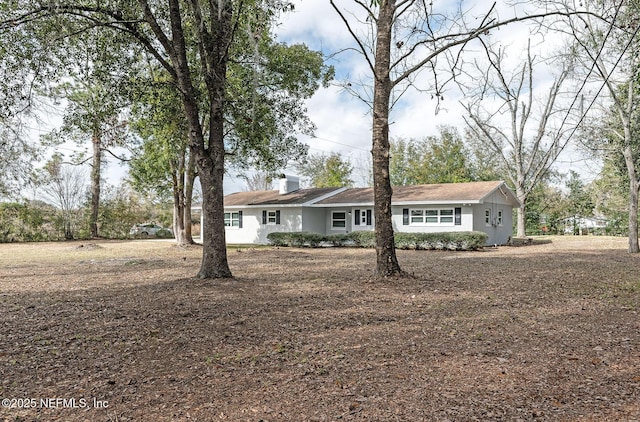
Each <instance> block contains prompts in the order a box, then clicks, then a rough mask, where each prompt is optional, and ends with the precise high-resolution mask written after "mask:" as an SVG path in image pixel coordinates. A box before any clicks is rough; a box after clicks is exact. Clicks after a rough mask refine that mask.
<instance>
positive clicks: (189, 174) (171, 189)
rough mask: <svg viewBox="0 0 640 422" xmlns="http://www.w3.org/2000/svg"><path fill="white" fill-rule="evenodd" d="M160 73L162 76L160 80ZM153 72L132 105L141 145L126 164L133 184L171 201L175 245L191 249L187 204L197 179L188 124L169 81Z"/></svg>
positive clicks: (134, 126)
mask: <svg viewBox="0 0 640 422" xmlns="http://www.w3.org/2000/svg"><path fill="white" fill-rule="evenodd" d="M161 74H162V72H160V75H161ZM160 75H158V74H155V73H153V72H152V73H151V75H150V77H151V78H152V79H150V80H149V81H148V82H147V83H146V84H144V87H140V92H139V93H138V97H137V100H136V101H135V102H134V103H133V104H132V112H131V114H132V120H131V122H130V126H131V128H132V130H133V131H134V132H135V133H136V134H137V135H138V136H140V138H141V139H142V140H143V142H142V145H140V146H139V147H138V148H137V149H136V150H135V151H134V155H133V157H132V159H131V161H130V163H129V176H130V179H131V182H132V185H133V186H134V187H135V188H136V189H137V190H138V191H140V192H148V191H154V192H155V193H156V194H157V195H160V196H170V197H171V198H172V200H173V216H174V219H173V233H174V235H175V239H176V242H177V244H178V245H188V244H193V243H194V241H193V236H192V234H191V204H192V197H193V187H194V182H195V178H196V175H197V174H196V165H195V159H194V156H193V155H192V154H190V151H189V145H188V125H187V121H186V119H185V118H184V111H183V109H182V104H181V102H180V99H179V97H178V93H177V91H176V90H175V87H174V86H173V85H172V84H171V83H170V80H169V78H167V77H166V76H165V77H162V76H160Z"/></svg>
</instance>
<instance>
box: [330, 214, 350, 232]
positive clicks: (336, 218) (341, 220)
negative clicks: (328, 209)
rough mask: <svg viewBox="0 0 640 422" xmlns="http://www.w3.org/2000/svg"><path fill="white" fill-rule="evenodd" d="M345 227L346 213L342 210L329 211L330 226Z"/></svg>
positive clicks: (335, 227) (334, 227) (333, 227)
mask: <svg viewBox="0 0 640 422" xmlns="http://www.w3.org/2000/svg"><path fill="white" fill-rule="evenodd" d="M346 227H347V213H346V212H344V211H333V212H332V213H331V228H332V229H344V228H346Z"/></svg>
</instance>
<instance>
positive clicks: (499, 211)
mask: <svg viewBox="0 0 640 422" xmlns="http://www.w3.org/2000/svg"><path fill="white" fill-rule="evenodd" d="M497 220H498V221H496V223H497V224H498V225H499V226H502V210H498V217H497Z"/></svg>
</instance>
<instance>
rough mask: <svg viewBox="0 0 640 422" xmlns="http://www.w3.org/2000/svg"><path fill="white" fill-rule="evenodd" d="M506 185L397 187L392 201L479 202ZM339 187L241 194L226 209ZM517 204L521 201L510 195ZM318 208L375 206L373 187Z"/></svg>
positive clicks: (303, 199)
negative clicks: (328, 206) (355, 205)
mask: <svg viewBox="0 0 640 422" xmlns="http://www.w3.org/2000/svg"><path fill="white" fill-rule="evenodd" d="M503 184H504V182H502V181H490V182H467V183H440V184H433V185H414V186H394V187H393V197H392V201H393V202H394V203H403V202H477V201H481V200H483V199H484V198H485V197H486V196H487V195H489V194H490V193H492V192H493V191H495V190H496V189H498V188H499V187H500V186H501V185H503ZM338 189H339V188H310V189H299V190H296V191H293V192H291V193H286V194H280V192H279V191H277V190H269V191H257V192H238V193H232V194H230V195H227V196H225V197H224V205H225V207H236V206H248V205H302V204H305V203H307V202H309V201H313V200H315V199H318V198H321V197H322V196H324V195H328V194H330V193H331V192H335V191H338ZM510 196H511V197H512V201H513V202H514V205H515V204H516V203H517V199H516V198H515V196H513V193H511V195H510ZM313 204H314V205H333V204H373V188H354V189H346V190H344V191H343V192H339V193H337V194H335V195H331V196H329V197H328V198H325V199H323V200H321V201H318V202H313Z"/></svg>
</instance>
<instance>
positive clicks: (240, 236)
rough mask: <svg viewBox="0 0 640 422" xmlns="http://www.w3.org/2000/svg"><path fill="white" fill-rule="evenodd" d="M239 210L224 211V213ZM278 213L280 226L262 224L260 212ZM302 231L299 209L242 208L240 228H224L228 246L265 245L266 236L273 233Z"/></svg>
mask: <svg viewBox="0 0 640 422" xmlns="http://www.w3.org/2000/svg"><path fill="white" fill-rule="evenodd" d="M239 210H240V209H231V208H229V209H225V212H234V211H239ZM264 210H266V211H275V210H279V211H280V224H262V211H264ZM298 231H302V216H301V208H300V207H296V208H278V207H265V208H244V209H242V228H237V227H226V231H225V232H226V238H227V243H228V244H267V243H269V241H268V240H267V235H268V234H269V233H273V232H298Z"/></svg>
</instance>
